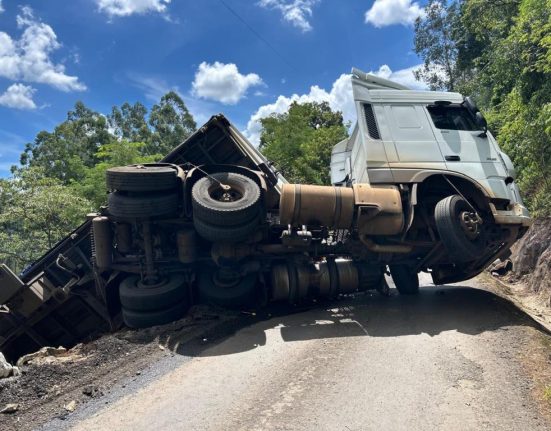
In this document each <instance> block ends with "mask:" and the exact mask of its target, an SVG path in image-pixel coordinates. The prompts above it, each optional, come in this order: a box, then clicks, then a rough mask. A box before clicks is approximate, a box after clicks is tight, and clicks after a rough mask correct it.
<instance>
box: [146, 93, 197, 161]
mask: <svg viewBox="0 0 551 431" xmlns="http://www.w3.org/2000/svg"><path fill="white" fill-rule="evenodd" d="M149 125H150V126H151V127H152V128H153V136H152V139H151V143H147V145H146V147H145V152H146V153H147V154H163V155H166V154H168V153H169V152H170V151H172V150H173V149H174V148H175V147H176V146H178V145H180V144H181V143H182V142H183V141H184V140H186V139H187V138H188V137H189V136H190V135H191V134H192V133H193V132H194V131H195V130H196V128H197V124H196V123H195V120H194V119H193V117H192V115H191V114H190V112H189V111H188V109H187V107H186V104H185V103H184V101H183V100H182V98H181V97H180V96H179V95H178V94H177V93H175V92H174V91H170V92H168V93H166V94H165V95H164V96H163V97H161V100H160V102H159V103H158V104H156V105H153V108H151V114H150V115H149Z"/></svg>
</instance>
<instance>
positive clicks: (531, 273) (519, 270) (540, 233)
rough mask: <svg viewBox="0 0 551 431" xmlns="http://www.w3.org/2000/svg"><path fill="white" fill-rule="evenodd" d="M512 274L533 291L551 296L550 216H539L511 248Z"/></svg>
mask: <svg viewBox="0 0 551 431" xmlns="http://www.w3.org/2000/svg"><path fill="white" fill-rule="evenodd" d="M512 252H513V254H512V256H511V261H512V262H513V274H512V276H511V277H510V280H508V281H512V282H515V281H522V282H524V284H525V285H526V286H527V287H528V288H529V289H530V290H531V291H532V292H533V293H542V294H545V295H548V296H551V218H550V217H547V218H540V219H536V220H535V221H534V224H533V225H532V227H530V229H529V230H528V232H527V233H526V235H524V237H523V238H522V239H521V240H520V241H518V242H517V243H516V244H515V245H514V246H513V249H512Z"/></svg>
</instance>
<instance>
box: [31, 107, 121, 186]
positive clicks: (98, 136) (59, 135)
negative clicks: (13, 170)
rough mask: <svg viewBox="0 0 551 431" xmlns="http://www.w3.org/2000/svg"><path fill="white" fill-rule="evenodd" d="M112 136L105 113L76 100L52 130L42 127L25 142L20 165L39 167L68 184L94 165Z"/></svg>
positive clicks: (46, 173) (47, 174) (50, 175)
mask: <svg viewBox="0 0 551 431" xmlns="http://www.w3.org/2000/svg"><path fill="white" fill-rule="evenodd" d="M111 139H112V136H111V135H110V134H109V131H108V127H107V120H106V118H105V116H103V115H101V114H99V113H97V112H94V111H92V110H91V109H89V108H88V107H86V106H85V105H84V104H83V103H82V102H77V103H76V104H75V109H74V110H73V111H69V112H68V114H67V120H65V121H64V122H63V123H61V124H59V125H58V126H56V127H55V129H54V131H53V132H47V131H41V132H39V133H38V134H37V135H36V138H35V140H34V142H32V143H28V144H27V145H26V146H25V150H24V152H23V154H22V155H21V160H20V161H21V165H22V166H23V167H36V168H40V169H41V170H42V171H43V172H44V174H45V175H46V176H48V177H50V178H56V179H58V180H60V181H61V182H62V183H64V184H68V183H69V182H71V181H72V180H78V179H79V178H82V175H83V170H84V168H85V167H91V166H94V164H95V163H96V162H97V159H96V152H97V150H98V148H99V147H100V146H101V145H104V144H107V143H109V142H110V141H111Z"/></svg>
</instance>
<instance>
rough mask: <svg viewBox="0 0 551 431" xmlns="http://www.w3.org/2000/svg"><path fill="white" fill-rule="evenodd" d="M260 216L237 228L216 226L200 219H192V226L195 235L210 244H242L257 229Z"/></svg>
mask: <svg viewBox="0 0 551 431" xmlns="http://www.w3.org/2000/svg"><path fill="white" fill-rule="evenodd" d="M259 222H260V216H259V215H258V213H257V216H256V218H254V219H253V220H251V221H248V222H246V223H244V224H241V225H237V226H216V225H212V224H210V223H207V222H204V221H202V220H201V219H200V218H194V219H193V226H194V227H195V230H196V231H197V233H198V234H199V235H200V236H201V237H203V238H204V239H206V240H207V241H210V242H226V243H234V242H242V241H245V240H246V239H247V238H249V237H250V236H251V235H252V233H253V232H254V231H255V230H256V229H257V228H258V224H259Z"/></svg>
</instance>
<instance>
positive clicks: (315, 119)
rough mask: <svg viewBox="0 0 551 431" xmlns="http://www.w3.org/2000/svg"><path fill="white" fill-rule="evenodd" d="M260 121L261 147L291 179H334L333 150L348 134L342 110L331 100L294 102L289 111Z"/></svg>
mask: <svg viewBox="0 0 551 431" xmlns="http://www.w3.org/2000/svg"><path fill="white" fill-rule="evenodd" d="M260 121H261V124H262V132H261V136H260V150H261V151H262V152H263V154H264V155H265V156H266V157H267V158H268V159H270V160H271V161H273V162H274V163H275V165H276V167H277V168H278V169H279V170H280V171H281V172H282V174H283V175H284V176H285V177H286V178H287V179H288V180H289V181H292V182H302V183H310V184H329V183H330V175H329V164H330V160H331V150H332V148H333V146H334V145H335V144H336V143H338V142H339V141H341V140H343V139H345V138H346V137H347V136H348V133H347V131H346V127H345V126H344V124H343V117H342V113H341V112H333V111H332V110H331V108H330V107H329V104H328V103H327V102H322V103H303V104H299V103H297V102H293V103H292V104H291V106H290V107H289V110H288V111H287V112H286V113H284V114H274V115H272V116H270V117H267V118H263V119H262V120H260Z"/></svg>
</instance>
